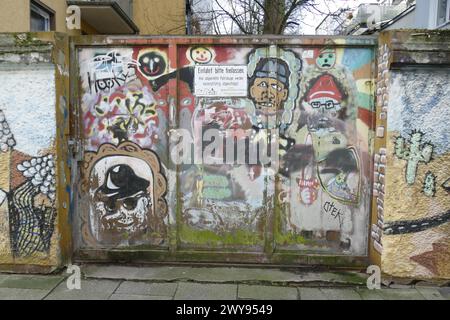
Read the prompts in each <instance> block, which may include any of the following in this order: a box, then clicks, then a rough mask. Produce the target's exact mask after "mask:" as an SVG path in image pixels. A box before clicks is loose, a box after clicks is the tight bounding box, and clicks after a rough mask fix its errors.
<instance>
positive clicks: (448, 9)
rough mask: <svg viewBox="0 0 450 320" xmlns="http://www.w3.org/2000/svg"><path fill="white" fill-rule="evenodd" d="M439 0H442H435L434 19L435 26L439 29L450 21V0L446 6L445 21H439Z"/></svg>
mask: <svg viewBox="0 0 450 320" xmlns="http://www.w3.org/2000/svg"><path fill="white" fill-rule="evenodd" d="M439 1H440V0H436V1H435V8H434V9H435V10H434V11H435V15H434V16H435V20H434V26H435V28H436V29H439V28H441V27H443V26H445V25H447V24H449V23H450V0H447V6H446V10H445V21H444V22H443V23H439V21H438V20H439Z"/></svg>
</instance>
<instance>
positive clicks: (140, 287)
mask: <svg viewBox="0 0 450 320" xmlns="http://www.w3.org/2000/svg"><path fill="white" fill-rule="evenodd" d="M150 285H151V284H150V283H148V282H136V281H124V282H122V283H121V284H120V286H119V287H118V288H117V290H116V291H115V293H119V294H127V295H149V294H150Z"/></svg>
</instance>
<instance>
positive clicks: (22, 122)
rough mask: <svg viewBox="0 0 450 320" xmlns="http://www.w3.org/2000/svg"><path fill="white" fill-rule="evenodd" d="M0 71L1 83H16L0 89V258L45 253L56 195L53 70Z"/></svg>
mask: <svg viewBox="0 0 450 320" xmlns="http://www.w3.org/2000/svg"><path fill="white" fill-rule="evenodd" d="M0 73H2V74H1V76H0V85H1V87H2V88H6V87H10V86H14V87H15V88H16V92H15V93H13V94H11V92H8V93H6V92H5V93H4V92H1V90H2V89H0V105H1V110H0V126H1V127H0V168H2V169H1V170H0V212H1V218H0V220H1V221H0V224H1V225H2V227H1V228H0V239H2V241H1V245H0V259H2V260H3V261H5V259H6V261H9V260H8V259H11V258H12V259H17V258H29V257H31V258H33V257H38V256H40V257H48V255H49V254H50V253H51V250H52V248H51V244H52V238H53V235H54V234H55V219H56V198H57V197H56V167H57V162H56V156H55V152H54V141H55V135H56V128H55V120H54V117H55V115H54V114H55V105H54V102H52V101H51V99H48V96H49V95H50V96H51V94H52V93H54V91H55V88H54V70H53V69H52V68H50V69H48V67H38V68H35V69H33V70H23V71H22V70H19V71H17V70H16V71H0ZM24 83H29V84H30V86H31V87H28V88H25V87H24V86H23V84H24ZM20 88H24V89H20ZM42 92H45V94H44V95H41V93H42ZM46 97H47V98H46ZM6 98H8V99H6ZM5 99H6V100H5ZM30 110H33V113H30V112H29V111H30ZM36 122H37V124H36V126H35V123H36ZM41 122H42V123H41ZM3 219H5V220H3ZM6 246H8V247H6ZM5 252H6V253H7V255H6V256H4V253H5ZM8 256H9V257H10V258H8Z"/></svg>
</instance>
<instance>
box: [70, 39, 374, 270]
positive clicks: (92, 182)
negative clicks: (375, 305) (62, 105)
mask: <svg viewBox="0 0 450 320" xmlns="http://www.w3.org/2000/svg"><path fill="white" fill-rule="evenodd" d="M375 44H376V43H375V40H374V39H373V38H367V37H358V38H351V37H349V38H322V37H312V38H301V37H300V38H287V37H265V38H258V37H252V38H249V37H235V38H196V37H183V38H177V37H174V38H172V37H166V38H162V37H153V38H143V37H137V38H136V37H135V38H128V37H98V38H95V37H94V38H92V37H80V38H75V40H74V42H73V49H74V50H73V60H72V61H74V64H73V67H74V70H76V71H77V72H76V73H77V75H78V77H79V79H78V80H79V81H73V83H74V84H75V85H74V86H73V87H72V89H73V92H74V93H75V94H72V96H73V97H74V98H73V101H72V104H73V106H74V108H73V110H75V112H76V118H77V119H78V120H79V122H78V126H77V127H78V129H79V130H78V132H79V138H80V141H81V144H80V146H81V147H80V148H79V149H80V150H79V151H80V153H79V156H80V157H79V160H80V166H79V172H78V173H77V174H76V179H74V180H75V181H76V182H75V185H76V186H77V189H78V190H77V192H76V197H75V198H76V199H75V201H74V208H73V212H74V222H75V223H74V239H75V246H76V249H77V250H76V252H77V254H76V256H77V257H78V258H79V259H84V260H121V261H127V260H133V261H142V262H145V261H146V262H151V261H191V262H201V261H202V262H212V261H216V262H233V263H240V262H251V263H267V264H327V265H347V266H350V265H364V264H365V263H366V258H367V248H368V229H369V215H370V200H371V197H370V195H371V187H370V186H371V174H370V165H371V152H372V137H373V134H374V133H373V126H372V122H373V111H374V81H375V79H374V77H375V75H374V72H375V71H374V69H375Z"/></svg>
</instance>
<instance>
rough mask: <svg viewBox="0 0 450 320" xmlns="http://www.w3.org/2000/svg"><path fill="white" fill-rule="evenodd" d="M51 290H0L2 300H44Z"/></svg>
mask: <svg viewBox="0 0 450 320" xmlns="http://www.w3.org/2000/svg"><path fill="white" fill-rule="evenodd" d="M49 292H50V290H40V289H20V288H0V300H42V299H44V298H45V296H47V295H48V293H49Z"/></svg>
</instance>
